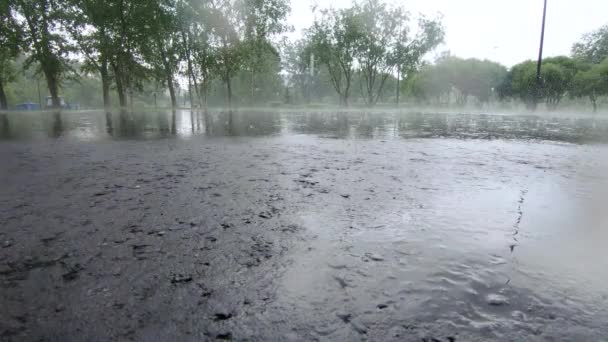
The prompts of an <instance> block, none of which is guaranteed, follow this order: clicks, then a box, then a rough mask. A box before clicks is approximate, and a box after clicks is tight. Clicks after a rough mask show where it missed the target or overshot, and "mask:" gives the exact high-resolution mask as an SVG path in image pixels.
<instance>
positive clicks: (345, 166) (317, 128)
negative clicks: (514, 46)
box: [0, 111, 608, 342]
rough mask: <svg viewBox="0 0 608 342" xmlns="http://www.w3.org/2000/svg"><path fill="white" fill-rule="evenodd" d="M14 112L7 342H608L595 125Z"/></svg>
mask: <svg viewBox="0 0 608 342" xmlns="http://www.w3.org/2000/svg"><path fill="white" fill-rule="evenodd" d="M110 119H111V120H107V118H106V116H105V114H103V113H98V112H75V113H62V114H61V115H56V116H54V115H52V114H51V115H49V114H39V113H35V114H33V113H18V114H17V113H14V114H13V113H11V114H8V115H3V116H2V120H0V125H1V127H0V138H1V140H0V160H2V168H1V169H0V183H1V184H2V191H0V222H2V227H3V229H2V231H0V240H1V242H2V247H3V248H2V249H0V262H1V264H0V280H1V284H2V291H1V294H0V307H2V308H3V309H2V311H1V312H0V318H1V319H0V332H1V334H2V336H3V338H4V337H6V338H8V339H15V340H38V339H51V340H99V339H102V340H117V341H118V340H124V339H136V340H150V339H160V340H169V339H175V340H193V341H200V340H208V339H234V340H252V339H253V340H294V341H298V340H323V341H335V340H345V341H350V340H352V341H355V340H370V341H445V342H448V341H486V340H496V341H523V340H525V341H608V324H607V323H606V322H608V288H607V287H606V283H608V252H607V251H608V250H607V249H606V242H607V241H608V212H607V211H606V210H605V208H606V205H605V202H606V196H607V194H608V158H607V156H608V145H607V144H606V143H608V121H604V120H595V119H572V118H559V119H558V118H544V117H536V116H494V115H452V114H422V113H406V114H401V113H364V112H356V113H355V112H350V113H349V112H339V113H330V112H318V113H310V112H306V113H300V112H279V111H275V112H261V111H260V112H234V113H219V112H213V113H208V114H203V113H196V112H195V113H191V112H189V111H178V112H176V113H165V112H149V113H134V114H129V115H122V116H121V115H116V116H114V117H110Z"/></svg>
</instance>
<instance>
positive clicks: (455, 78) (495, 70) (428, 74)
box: [409, 57, 507, 105]
mask: <svg viewBox="0 0 608 342" xmlns="http://www.w3.org/2000/svg"><path fill="white" fill-rule="evenodd" d="M506 74H507V69H506V68H505V67H504V66H502V65H500V64H498V63H495V62H491V61H487V60H485V61H482V60H478V59H474V58H471V59H462V58H457V57H445V58H442V59H440V60H438V61H437V63H436V64H435V65H430V66H426V67H424V68H423V69H422V70H421V72H420V73H419V74H418V75H417V76H415V77H414V78H413V80H412V81H411V82H410V86H409V87H410V92H411V94H412V95H413V96H415V97H416V98H417V99H419V100H424V101H429V100H430V99H433V98H435V99H441V98H444V97H445V96H448V95H452V94H453V95H455V96H456V102H457V103H458V104H460V105H464V104H466V103H467V101H468V99H469V97H470V96H472V97H474V98H475V99H476V100H477V103H478V104H484V103H487V102H489V101H490V100H491V99H492V97H493V94H494V92H495V90H496V89H497V88H498V87H499V86H500V84H501V82H502V81H503V79H504V78H505V76H506Z"/></svg>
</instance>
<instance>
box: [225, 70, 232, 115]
mask: <svg viewBox="0 0 608 342" xmlns="http://www.w3.org/2000/svg"><path fill="white" fill-rule="evenodd" d="M224 82H226V105H227V106H228V108H232V82H231V80H230V76H229V75H226V76H225V78H224Z"/></svg>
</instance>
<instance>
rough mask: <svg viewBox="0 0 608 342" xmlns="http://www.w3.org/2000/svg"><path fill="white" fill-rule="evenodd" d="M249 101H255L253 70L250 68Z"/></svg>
mask: <svg viewBox="0 0 608 342" xmlns="http://www.w3.org/2000/svg"><path fill="white" fill-rule="evenodd" d="M251 103H255V70H254V69H253V68H252V69H251Z"/></svg>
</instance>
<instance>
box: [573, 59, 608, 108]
mask: <svg viewBox="0 0 608 342" xmlns="http://www.w3.org/2000/svg"><path fill="white" fill-rule="evenodd" d="M572 88H573V92H572V96H574V97H587V98H589V101H591V104H592V105H593V112H596V111H597V100H598V98H599V97H600V96H606V95H608V58H606V59H605V60H604V61H603V62H602V63H601V64H594V65H588V66H587V67H586V68H585V70H581V71H579V72H578V73H577V74H576V76H575V77H574V82H573V87H572Z"/></svg>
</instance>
